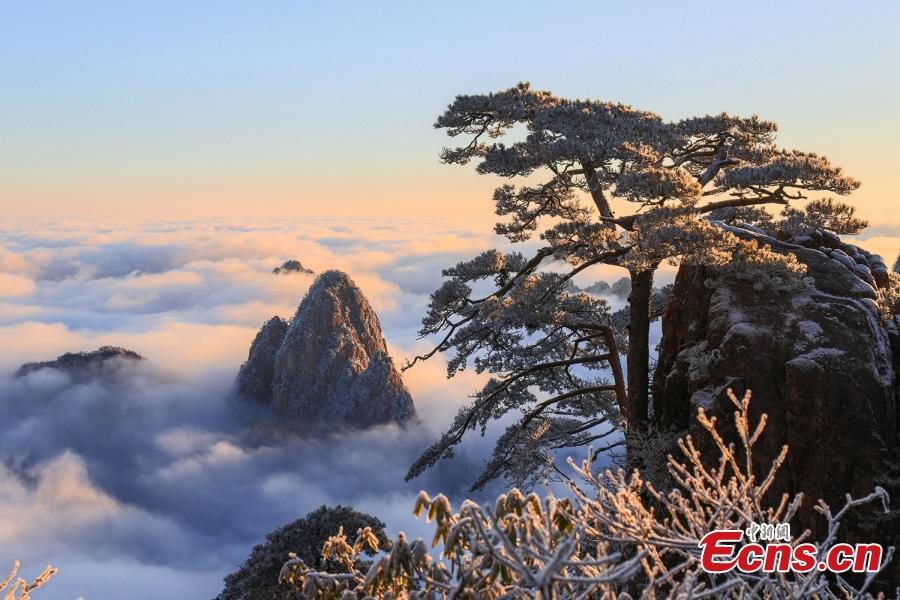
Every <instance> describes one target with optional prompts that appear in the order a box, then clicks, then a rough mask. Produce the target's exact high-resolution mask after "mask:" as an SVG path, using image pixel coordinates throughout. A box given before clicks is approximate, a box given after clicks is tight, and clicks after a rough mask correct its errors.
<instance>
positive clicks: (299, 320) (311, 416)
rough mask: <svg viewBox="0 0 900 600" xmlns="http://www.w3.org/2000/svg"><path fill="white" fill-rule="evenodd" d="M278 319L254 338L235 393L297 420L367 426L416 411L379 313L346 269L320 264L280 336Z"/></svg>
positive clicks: (308, 423) (397, 419) (301, 423)
mask: <svg viewBox="0 0 900 600" xmlns="http://www.w3.org/2000/svg"><path fill="white" fill-rule="evenodd" d="M276 319H277V318H276ZM276 319H272V320H270V321H268V322H267V323H266V325H265V326H264V327H263V329H262V330H261V331H260V332H259V334H258V335H257V337H256V340H254V342H253V345H252V346H251V349H250V356H249V358H248V360H247V362H246V363H244V366H243V367H242V368H241V372H240V373H239V375H238V384H237V385H238V391H239V392H241V393H243V394H245V395H248V396H252V397H254V398H256V399H257V400H259V401H261V402H263V403H266V404H268V403H270V402H271V406H272V409H273V410H274V411H275V412H276V413H277V414H278V415H280V416H281V417H282V418H284V419H285V420H287V421H290V422H291V423H293V424H295V425H299V426H311V425H321V424H335V425H339V426H347V427H368V426H371V425H377V424H380V423H387V422H391V421H395V422H403V421H406V420H408V419H410V418H412V417H414V416H415V407H414V406H413V402H412V398H411V397H410V395H409V391H408V390H407V389H406V386H405V385H404V384H403V380H402V379H401V377H400V373H399V372H398V371H397V369H396V368H395V367H394V364H393V361H392V360H391V358H390V356H389V355H388V351H387V345H386V344H385V341H384V337H383V336H382V333H381V325H380V324H379V322H378V316H377V315H376V314H375V311H374V310H373V309H372V307H371V305H370V304H369V302H368V300H366V298H365V296H364V295H363V293H362V291H360V289H359V288H358V287H357V286H356V284H355V283H353V281H352V280H351V279H350V278H349V277H348V276H347V275H346V274H345V273H342V272H340V271H326V272H325V273H322V274H321V275H320V276H319V277H318V278H317V279H316V281H315V282H314V283H313V285H312V286H311V287H310V289H309V292H308V293H307V294H306V297H305V298H304V299H303V302H301V304H300V307H299V308H298V310H297V313H296V315H294V318H293V320H292V321H291V323H290V325H289V326H287V327H286V331H285V332H284V334H283V337H282V339H280V340H279V336H280V330H281V328H282V327H284V326H286V324H284V321H282V320H281V319H277V320H276ZM279 323H280V324H279ZM276 345H277V351H274V354H273V350H274V349H275V346H276ZM269 373H271V376H270V375H269ZM270 381H271V384H270V385H271V387H269V382H270ZM269 390H271V392H269Z"/></svg>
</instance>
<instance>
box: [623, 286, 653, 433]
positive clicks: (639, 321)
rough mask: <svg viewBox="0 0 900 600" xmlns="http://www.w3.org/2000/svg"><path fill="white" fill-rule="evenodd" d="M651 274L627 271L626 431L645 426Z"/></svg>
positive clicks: (648, 387) (648, 366) (646, 417)
mask: <svg viewBox="0 0 900 600" xmlns="http://www.w3.org/2000/svg"><path fill="white" fill-rule="evenodd" d="M653 271H654V269H652V268H651V269H647V270H646V271H640V272H638V271H629V273H630V274H631V294H629V296H628V307H629V312H630V315H629V320H628V363H627V364H628V415H627V418H628V428H629V429H633V430H637V429H639V428H643V427H644V426H645V425H646V424H647V420H648V411H649V406H650V365H649V362H650V300H651V297H652V295H653Z"/></svg>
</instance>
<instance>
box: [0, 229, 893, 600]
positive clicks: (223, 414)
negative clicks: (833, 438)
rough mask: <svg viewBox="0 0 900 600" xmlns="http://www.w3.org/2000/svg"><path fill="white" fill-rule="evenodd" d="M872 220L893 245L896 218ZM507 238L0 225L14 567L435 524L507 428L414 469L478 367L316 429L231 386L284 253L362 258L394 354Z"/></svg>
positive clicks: (125, 563)
mask: <svg viewBox="0 0 900 600" xmlns="http://www.w3.org/2000/svg"><path fill="white" fill-rule="evenodd" d="M873 235H874V238H875V239H877V240H878V244H877V245H879V246H880V245H884V246H885V247H887V246H888V245H889V243H895V242H896V241H897V228H888V229H887V230H881V229H879V230H877V231H875V232H873ZM885 240H888V241H885ZM862 245H864V246H865V243H863V244H862ZM493 247H503V244H502V243H501V242H500V241H499V240H498V239H497V238H496V237H495V236H493V235H491V227H490V225H489V224H484V223H459V224H453V223H447V222H427V221H419V220H417V221H414V222H413V221H388V220H347V219H341V220H337V219H332V220H329V219H317V220H304V221H293V222H286V221H278V222H257V223H239V222H230V221H221V222H211V221H202V222H199V221H198V222H191V221H179V222H160V221H153V222H149V221H116V222H102V223H79V222H54V223H48V222H15V223H5V224H3V225H2V226H0V409H2V418H0V458H2V460H0V568H2V567H3V565H5V564H10V563H12V561H13V560H14V559H20V560H22V561H23V563H24V565H25V572H26V574H35V573H36V572H38V571H39V570H40V569H41V568H42V567H43V565H44V564H46V563H47V562H51V563H53V564H54V565H55V566H58V567H60V569H61V572H60V574H59V575H58V576H57V577H56V578H55V579H54V581H53V583H52V592H50V596H51V597H54V598H76V597H79V596H82V597H84V598H86V599H91V598H124V597H127V598H131V599H135V600H141V599H145V598H146V599H150V598H161V597H168V598H212V597H213V596H215V595H216V594H217V593H218V592H219V591H220V590H221V587H222V584H221V580H222V577H223V576H224V575H225V574H226V573H228V572H231V571H233V570H235V568H236V566H237V565H238V564H239V563H240V562H242V561H243V560H244V559H245V558H246V556H247V555H248V554H249V551H250V548H251V547H252V546H253V545H254V544H256V543H259V542H260V541H261V540H262V539H263V537H264V535H265V534H266V533H267V532H269V531H271V530H272V529H274V528H275V527H277V526H279V525H282V524H284V523H287V522H290V521H292V520H294V519H296V518H298V517H301V516H303V515H305V514H306V513H307V512H309V511H311V510H313V509H315V508H317V507H318V506H320V505H322V504H329V505H333V504H345V505H352V506H354V507H355V508H357V509H359V510H362V511H365V512H369V513H371V514H374V515H376V516H378V517H380V518H381V519H383V520H384V521H385V522H387V524H388V527H389V530H390V532H391V533H396V532H397V531H400V530H403V531H406V532H407V533H408V534H411V535H413V536H426V535H428V534H429V531H430V528H429V526H428V525H426V524H425V523H423V522H421V521H417V520H416V519H415V518H414V517H413V516H412V514H411V508H412V502H413V498H414V497H415V494H416V493H417V492H418V490H419V489H423V488H424V489H427V490H428V491H429V492H432V493H434V492H437V491H442V492H445V493H447V494H448V495H449V496H450V497H451V498H452V499H454V500H455V501H457V502H458V501H459V500H460V499H462V498H463V497H465V496H467V495H468V493H467V491H466V490H467V489H468V486H469V485H470V484H471V482H472V480H473V479H474V478H475V476H476V475H477V473H478V471H479V470H480V467H481V464H482V463H483V461H484V459H485V457H486V456H487V455H488V454H489V452H490V449H491V443H492V441H491V440H490V439H482V438H479V437H477V436H472V437H470V438H469V439H468V440H467V441H466V442H465V444H464V445H463V447H462V450H461V451H460V452H459V453H458V456H456V457H455V458H454V459H453V460H450V461H444V462H443V463H440V464H439V466H438V467H437V468H435V469H433V470H431V471H430V472H428V473H427V474H426V475H425V476H423V477H422V478H420V479H418V480H416V481H414V482H412V483H409V484H405V483H404V482H403V475H404V474H405V472H406V469H407V468H408V466H409V464H410V463H411V462H412V460H413V459H414V458H415V457H416V456H417V454H418V453H419V452H420V451H421V450H422V449H423V448H425V447H426V446H427V445H428V444H429V443H430V442H431V441H432V440H433V439H435V438H436V437H437V436H438V435H439V434H440V432H441V431H442V429H443V428H444V427H445V426H446V425H447V424H448V423H449V422H450V420H451V419H452V416H453V415H454V414H455V413H456V411H457V409H458V408H459V406H460V405H461V404H463V403H465V402H466V401H467V396H468V394H470V393H471V392H473V391H474V390H475V389H476V388H477V387H478V386H479V384H480V383H481V379H480V378H479V377H478V376H476V375H474V374H471V373H463V374H461V375H458V376H457V377H455V378H453V379H451V380H449V381H448V380H447V379H446V372H445V364H444V363H443V361H442V360H441V359H440V358H438V359H436V360H432V361H429V362H426V363H424V364H421V365H419V366H416V367H415V368H414V369H412V370H409V371H407V372H406V373H405V374H404V380H405V381H406V383H407V385H408V386H409V388H410V390H411V392H412V395H413V398H414V400H415V403H416V407H417V410H418V412H419V414H420V416H421V417H422V421H421V423H420V424H419V425H417V426H414V427H407V428H400V427H396V426H386V427H381V428H377V429H372V430H369V431H366V432H362V433H354V434H352V435H346V434H342V433H340V432H336V433H335V434H334V435H332V436H330V437H325V438H319V439H303V438H299V437H294V436H273V435H272V436H270V435H254V434H253V432H250V433H248V431H247V430H246V427H245V425H246V423H247V421H248V418H247V417H248V414H247V411H249V410H251V408H250V407H248V406H246V405H243V404H240V403H236V402H235V401H234V399H233V398H231V397H230V394H229V393H230V391H231V387H232V383H233V380H234V376H235V374H236V371H237V369H238V367H239V366H240V364H241V362H242V361H243V360H244V359H245V358H246V355H247V350H248V347H249V344H250V341H251V340H252V339H253V336H254V335H255V333H256V331H257V329H258V328H259V326H260V325H261V324H262V323H263V322H264V321H265V320H267V319H268V318H270V317H271V316H273V315H276V314H277V315H280V316H282V317H285V318H289V317H290V316H292V315H293V313H294V312H295V310H296V307H297V305H298V303H299V302H300V300H301V299H302V297H303V295H304V293H305V291H306V289H307V288H308V286H309V285H310V283H311V282H312V281H313V279H314V276H310V275H303V274H291V275H273V274H272V273H271V271H272V269H273V268H274V267H276V266H278V265H279V264H281V263H282V262H283V261H284V260H286V259H289V258H296V259H298V260H300V261H301V262H302V263H303V264H304V265H305V266H306V267H308V268H311V269H313V270H315V271H317V272H321V271H323V270H326V269H332V268H336V269H341V270H344V271H346V272H348V273H349V274H350V275H351V277H352V278H353V279H354V280H355V281H356V282H357V284H358V285H359V286H360V287H361V288H362V290H363V292H364V293H365V294H366V296H367V297H368V298H369V300H370V302H371V303H372V305H373V307H374V308H375V310H376V312H377V313H378V315H379V318H380V320H381V323H382V327H383V330H384V333H385V337H386V339H387V342H388V345H389V347H390V349H391V352H392V354H393V356H394V358H395V361H396V362H398V363H400V362H402V361H403V360H404V359H406V358H410V357H412V356H414V355H415V354H417V353H420V352H422V351H423V350H426V349H428V348H430V346H429V342H428V341H427V340H424V341H423V340H419V339H418V338H417V333H416V332H417V329H418V326H419V321H420V319H421V317H422V315H423V314H424V312H425V308H426V305H427V302H428V294H429V292H431V291H433V290H434V289H435V288H437V287H438V285H439V284H440V282H441V274H440V272H441V269H442V268H444V267H446V266H449V265H451V264H453V263H455V262H457V261H459V260H463V259H466V258H469V257H472V256H474V255H476V254H477V253H479V252H481V251H483V250H485V249H488V248H493ZM877 249H879V250H880V248H877ZM622 274H623V272H622V271H616V270H613V269H610V270H609V271H608V272H607V271H600V272H595V273H593V274H591V277H593V278H595V279H596V278H598V277H599V278H603V279H606V280H608V281H612V280H613V279H615V278H618V277H621V276H622ZM658 279H659V281H660V283H666V282H668V281H671V271H666V272H663V273H662V274H661V275H660V277H659V278H658ZM579 283H581V284H582V285H587V284H590V283H592V281H591V280H589V279H585V280H582V281H580V282H579ZM101 345H117V346H124V347H126V348H129V349H132V350H135V351H137V352H138V353H140V354H142V355H143V356H145V357H146V358H147V359H148V361H146V362H145V363H141V364H138V365H125V366H123V367H122V371H121V372H120V373H119V376H118V377H114V378H111V379H109V380H102V381H101V380H97V381H90V382H80V383H79V382H73V381H71V380H69V379H68V378H67V376H66V375H64V374H62V373H60V372H57V371H52V370H43V371H38V372H35V373H32V374H31V375H28V376H27V377H23V378H15V377H13V376H12V373H13V371H14V370H15V369H16V367H18V366H19V365H20V364H22V363H24V362H28V361H35V360H49V359H52V358H54V357H56V356H57V355H59V354H62V353H63V352H72V351H79V350H92V349H96V348H97V347H99V346H101ZM491 491H492V490H488V492H487V493H488V494H489V493H491ZM482 497H484V496H482Z"/></svg>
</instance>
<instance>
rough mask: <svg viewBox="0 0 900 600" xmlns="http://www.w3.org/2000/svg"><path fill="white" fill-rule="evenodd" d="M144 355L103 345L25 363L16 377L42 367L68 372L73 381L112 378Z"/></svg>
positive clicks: (16, 373) (141, 359)
mask: <svg viewBox="0 0 900 600" xmlns="http://www.w3.org/2000/svg"><path fill="white" fill-rule="evenodd" d="M143 360H144V357H143V356H141V355H140V354H138V353H137V352H134V351H132V350H128V349H126V348H120V347H118V346H101V347H100V348H98V349H97V350H94V351H91V352H67V353H66V354H63V355H61V356H58V357H57V358H56V360H48V361H43V362H31V363H25V364H23V365H22V366H21V367H19V368H18V369H17V370H16V372H15V376H16V377H25V376H26V375H29V374H31V373H34V372H36V371H40V370H41V369H55V370H57V371H62V372H63V373H65V374H67V375H68V376H69V377H70V378H72V380H73V381H76V382H85V381H89V380H91V379H94V378H110V377H114V376H117V375H119V374H120V373H121V371H122V370H123V368H128V367H130V366H134V365H136V364H137V363H139V362H141V361H143Z"/></svg>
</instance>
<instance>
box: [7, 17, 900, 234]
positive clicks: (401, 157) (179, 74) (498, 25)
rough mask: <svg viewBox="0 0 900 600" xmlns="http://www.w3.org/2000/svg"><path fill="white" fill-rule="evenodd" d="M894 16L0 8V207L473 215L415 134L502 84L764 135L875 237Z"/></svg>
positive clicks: (483, 189) (895, 132)
mask: <svg viewBox="0 0 900 600" xmlns="http://www.w3.org/2000/svg"><path fill="white" fill-rule="evenodd" d="M898 28H900V4H898V3H896V2H887V1H884V2H866V1H860V2H822V1H816V2H812V1H808V2H783V1H782V2H753V3H752V4H751V3H746V4H743V5H738V4H737V3H727V2H721V1H719V2H679V3H676V2H583V3H581V2H568V3H555V2H547V1H544V2H508V3H486V2H454V3H424V2H422V3H418V2H391V3H375V2H372V3H361V2H328V3H326V2H321V3H312V2H252V3H250V2H226V1H221V0H220V1H216V2H168V1H166V2H163V1H156V2H143V3H138V2H121V1H117V2H112V1H105V2H62V1H59V2H43V1H30V2H3V3H0V132H2V133H0V211H2V213H3V214H4V215H7V216H24V217H63V218H68V217H75V216H77V217H89V218H90V217H95V216H123V215H127V216H148V217H162V216H165V217H189V218H198V217H206V216H232V217H245V216H274V215H281V214H283V215H290V216H305V215H337V216H343V215H356V216H385V217H400V216H407V217H418V216H421V217H441V218H445V217H472V218H480V217H485V218H488V217H490V215H491V213H492V207H491V203H490V196H489V194H490V191H491V190H492V189H493V187H494V186H495V185H497V183H498V181H497V180H496V179H494V178H491V177H481V176H478V175H476V174H475V173H474V171H473V170H472V169H468V168H459V167H447V166H442V165H441V164H440V163H439V161H438V158H437V156H438V152H439V150H440V147H441V146H442V144H444V143H445V138H444V137H443V135H442V134H441V133H440V132H436V131H434V130H433V129H432V128H431V125H432V123H433V121H434V118H435V116H436V115H437V114H439V113H440V112H441V111H442V110H443V108H444V107H445V106H446V104H447V103H448V102H449V101H451V100H452V98H453V97H454V95H456V94H459V93H475V92H483V91H490V90H496V89H501V88H505V87H508V86H511V85H513V84H515V83H516V82H517V81H519V80H527V81H531V82H532V84H533V85H534V86H535V87H538V88H542V89H550V90H552V91H554V92H555V93H557V94H560V95H566V96H572V97H592V98H601V99H605V100H614V101H621V102H627V103H631V104H633V105H635V106H639V107H642V108H646V109H649V110H653V111H656V112H658V113H660V114H661V115H663V116H664V117H666V118H679V117H683V116H687V115H691V114H703V113H717V112H721V111H727V112H732V113H737V114H751V113H756V114H759V115H760V116H762V117H764V118H766V119H771V120H775V121H777V122H778V123H779V124H780V126H781V133H780V137H779V139H780V142H781V143H782V144H783V145H785V146H788V147H797V148H800V149H803V150H810V151H815V152H819V153H822V154H825V155H827V156H828V157H829V158H831V159H832V160H833V161H834V162H835V163H837V164H839V165H842V166H843V167H844V168H845V169H846V171H847V172H848V173H849V174H851V175H853V176H855V177H857V178H859V179H861V180H862V181H863V187H862V189H861V190H860V191H858V192H857V193H856V194H854V195H853V196H852V197H851V198H850V201H851V202H852V203H853V204H855V205H856V206H858V208H859V210H860V212H861V213H862V214H863V216H866V217H868V218H870V219H872V220H873V222H874V223H885V224H887V223H894V224H895V223H896V222H897V221H898V216H897V211H896V208H895V206H896V203H895V200H894V194H895V192H894V190H895V189H896V187H897V184H898V183H900V175H898V166H900V165H898V156H900V142H898V140H900V116H898V107H900V82H898V72H900V70H898V66H897V62H898V58H900V52H898V50H900V42H898V40H900V36H898V35H897V31H898Z"/></svg>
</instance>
